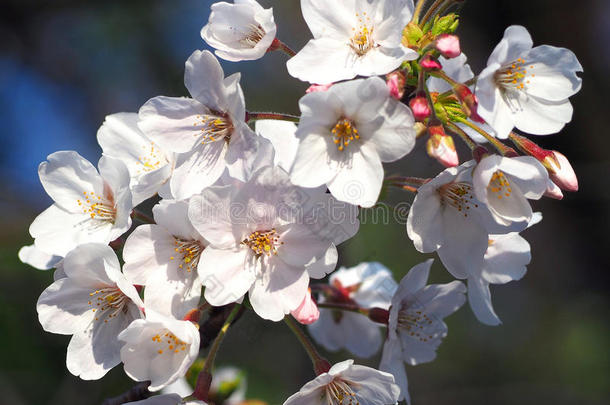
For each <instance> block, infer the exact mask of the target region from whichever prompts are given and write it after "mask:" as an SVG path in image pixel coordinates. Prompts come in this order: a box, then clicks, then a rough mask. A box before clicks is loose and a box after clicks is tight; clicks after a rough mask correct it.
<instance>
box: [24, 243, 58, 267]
mask: <svg viewBox="0 0 610 405" xmlns="http://www.w3.org/2000/svg"><path fill="white" fill-rule="evenodd" d="M18 255H19V260H21V261H22V262H23V263H25V264H29V265H30V266H32V267H35V268H37V269H39V270H49V269H52V268H54V267H55V266H57V265H58V264H59V262H60V261H61V260H62V257H61V256H55V255H50V254H48V253H45V252H43V251H42V250H40V249H38V248H37V247H36V246H35V245H29V246H23V247H22V248H21V249H19V253H18Z"/></svg>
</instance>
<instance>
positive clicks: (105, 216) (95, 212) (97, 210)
mask: <svg viewBox="0 0 610 405" xmlns="http://www.w3.org/2000/svg"><path fill="white" fill-rule="evenodd" d="M104 188H107V187H104ZM104 194H105V195H103V196H101V195H97V194H95V193H94V192H93V191H92V192H90V193H87V192H86V191H83V199H82V200H80V199H79V200H76V202H77V204H78V205H79V207H81V208H82V209H83V213H84V214H87V215H89V216H90V217H91V219H97V220H100V221H108V222H113V223H114V220H115V218H116V208H115V206H114V198H113V197H112V192H110V190H109V189H106V190H104Z"/></svg>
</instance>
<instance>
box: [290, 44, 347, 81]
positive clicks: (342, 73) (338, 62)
mask: <svg viewBox="0 0 610 405" xmlns="http://www.w3.org/2000/svg"><path fill="white" fill-rule="evenodd" d="M353 59H354V55H353V51H352V50H351V48H350V47H349V45H348V41H342V40H338V39H334V38H330V37H321V38H318V39H312V40H310V41H309V42H308V43H307V45H305V47H304V48H303V49H301V50H300V51H299V53H297V54H296V55H295V56H294V57H292V58H291V59H290V60H288V62H287V63H286V67H287V68H288V73H290V75H291V76H292V77H295V78H297V79H299V80H301V81H304V82H310V83H316V84H329V83H334V82H338V81H340V80H348V79H353V78H354V77H355V76H356V75H357V72H356V71H355V67H354V61H353Z"/></svg>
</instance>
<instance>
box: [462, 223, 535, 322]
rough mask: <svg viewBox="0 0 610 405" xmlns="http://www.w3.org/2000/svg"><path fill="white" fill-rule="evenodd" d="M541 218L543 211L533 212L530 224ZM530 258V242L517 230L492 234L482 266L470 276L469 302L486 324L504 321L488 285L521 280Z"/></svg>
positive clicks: (477, 315)
mask: <svg viewBox="0 0 610 405" xmlns="http://www.w3.org/2000/svg"><path fill="white" fill-rule="evenodd" d="M541 220H542V215H541V214H540V213H534V215H533V216H532V220H531V221H530V223H529V225H528V227H529V226H532V225H535V224H537V223H538V222H540V221H541ZM531 258H532V255H531V253H530V245H529V243H528V242H527V241H526V240H525V239H524V238H523V237H521V236H520V235H519V234H518V233H516V232H511V233H508V234H506V235H489V247H488V248H487V252H485V262H484V264H483V266H481V267H478V268H473V269H472V272H471V274H470V275H469V276H468V302H469V303H470V308H472V312H474V314H475V316H476V317H477V319H478V320H479V321H481V322H482V323H484V324H486V325H499V324H500V323H501V321H500V318H499V317H498V315H496V312H495V311H494V309H493V306H492V303H491V292H490V290H489V285H490V284H506V283H508V282H510V281H515V280H520V279H521V278H522V277H523V276H524V275H525V272H526V271H527V268H526V266H527V265H528V264H529V262H530V260H531Z"/></svg>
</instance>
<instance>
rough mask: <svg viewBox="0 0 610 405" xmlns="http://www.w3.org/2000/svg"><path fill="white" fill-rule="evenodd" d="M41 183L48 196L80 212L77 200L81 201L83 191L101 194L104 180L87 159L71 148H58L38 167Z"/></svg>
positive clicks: (83, 199)
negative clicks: (69, 149) (67, 149)
mask: <svg viewBox="0 0 610 405" xmlns="http://www.w3.org/2000/svg"><path fill="white" fill-rule="evenodd" d="M38 175H39V176H40V182H41V183H42V186H43V187H44V189H45V191H46V192H47V194H49V196H50V197H51V198H52V199H53V200H54V201H55V202H56V203H57V204H58V205H59V206H60V207H61V208H63V209H65V210H66V211H69V212H74V213H80V212H82V211H83V208H82V206H81V205H79V204H78V202H79V201H81V202H84V201H85V200H87V197H85V196H84V193H85V192H86V193H87V194H90V193H91V192H93V193H95V194H96V196H99V195H102V196H103V191H104V183H103V180H102V178H101V176H100V175H99V174H98V172H97V170H96V169H95V167H93V165H92V164H91V163H89V161H87V160H85V159H84V158H83V157H81V156H80V155H79V154H78V153H76V152H73V151H59V152H55V153H53V154H51V155H49V156H48V157H47V161H46V162H42V163H41V164H40V166H39V167H38Z"/></svg>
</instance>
